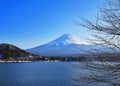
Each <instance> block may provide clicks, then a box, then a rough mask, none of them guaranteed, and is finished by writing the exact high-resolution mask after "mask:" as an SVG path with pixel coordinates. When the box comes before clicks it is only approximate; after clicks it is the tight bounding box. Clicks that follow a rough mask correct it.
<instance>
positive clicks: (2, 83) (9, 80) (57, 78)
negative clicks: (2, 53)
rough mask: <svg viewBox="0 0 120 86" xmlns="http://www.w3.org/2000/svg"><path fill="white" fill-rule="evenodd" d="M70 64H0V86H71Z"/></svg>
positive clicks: (71, 73)
mask: <svg viewBox="0 0 120 86" xmlns="http://www.w3.org/2000/svg"><path fill="white" fill-rule="evenodd" d="M73 70H74V69H73V63H71V62H26V63H0V86H73V83H72V78H73V77H72V76H73V75H74V71H73Z"/></svg>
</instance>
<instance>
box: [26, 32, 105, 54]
mask: <svg viewBox="0 0 120 86" xmlns="http://www.w3.org/2000/svg"><path fill="white" fill-rule="evenodd" d="M102 48H103V47H102V46H96V45H88V44H87V43H86V42H84V41H81V40H79V39H78V38H76V37H75V36H72V35H70V34H64V35H62V36H60V37H59V38H57V39H55V40H53V41H51V42H48V43H46V44H44V45H41V46H38V47H35V48H31V49H27V51H28V52H30V53H33V54H39V55H42V56H76V55H83V54H88V52H89V51H91V50H93V49H94V50H95V49H102Z"/></svg>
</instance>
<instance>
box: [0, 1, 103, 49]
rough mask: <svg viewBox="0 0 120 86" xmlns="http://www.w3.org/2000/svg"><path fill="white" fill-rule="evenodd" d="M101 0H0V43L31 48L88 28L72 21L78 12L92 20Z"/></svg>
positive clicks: (82, 33) (78, 33)
mask: <svg viewBox="0 0 120 86" xmlns="http://www.w3.org/2000/svg"><path fill="white" fill-rule="evenodd" d="M102 4H103V0H0V43H10V44H14V45H16V46H18V47H20V48H23V49H27V48H32V47H35V46H38V45H41V44H44V43H46V42H49V41H51V40H53V39H55V38H57V37H59V36H61V35H63V34H66V33H69V34H72V35H75V36H77V37H78V38H80V39H83V38H86V34H87V32H86V31H85V30H84V29H82V27H79V26H76V25H75V24H74V21H73V20H74V19H75V20H79V19H78V17H77V15H79V16H81V17H85V18H88V19H90V20H94V17H95V16H96V14H97V13H98V12H99V11H98V7H100V6H101V5H102Z"/></svg>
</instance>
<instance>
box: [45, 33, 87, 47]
mask: <svg viewBox="0 0 120 86" xmlns="http://www.w3.org/2000/svg"><path fill="white" fill-rule="evenodd" d="M69 44H85V42H83V41H80V40H79V39H78V38H76V37H75V36H72V35H70V34H64V35H62V36H61V37H59V38H57V39H55V40H53V41H51V42H49V43H47V44H46V45H56V46H66V45H69Z"/></svg>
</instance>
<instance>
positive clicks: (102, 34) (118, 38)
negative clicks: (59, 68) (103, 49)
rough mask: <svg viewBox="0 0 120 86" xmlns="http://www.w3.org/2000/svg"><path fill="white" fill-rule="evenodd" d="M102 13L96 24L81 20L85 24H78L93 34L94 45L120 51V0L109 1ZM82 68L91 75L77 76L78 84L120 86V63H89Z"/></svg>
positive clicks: (101, 10) (101, 9)
mask: <svg viewBox="0 0 120 86" xmlns="http://www.w3.org/2000/svg"><path fill="white" fill-rule="evenodd" d="M100 12H101V14H100V15H98V16H97V17H96V22H92V21H90V20H87V19H85V18H81V20H82V22H83V23H80V22H77V24H79V25H80V26H83V27H85V28H87V29H88V30H89V31H91V32H92V34H91V35H92V36H93V38H92V39H90V40H91V41H92V43H94V44H96V45H105V46H109V47H112V48H117V49H120V0H107V1H106V2H105V3H104V6H103V7H102V8H100ZM98 57H99V56H98ZM119 58H120V57H119ZM80 68H81V67H80ZM82 68H84V69H87V70H89V73H88V74H87V75H83V76H81V74H80V75H79V76H77V82H80V81H85V82H86V83H106V84H109V85H108V86H120V63H107V62H105V61H103V62H100V63H99V62H98V63H96V62H87V63H86V64H85V65H84V66H82ZM79 86H81V85H79Z"/></svg>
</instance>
